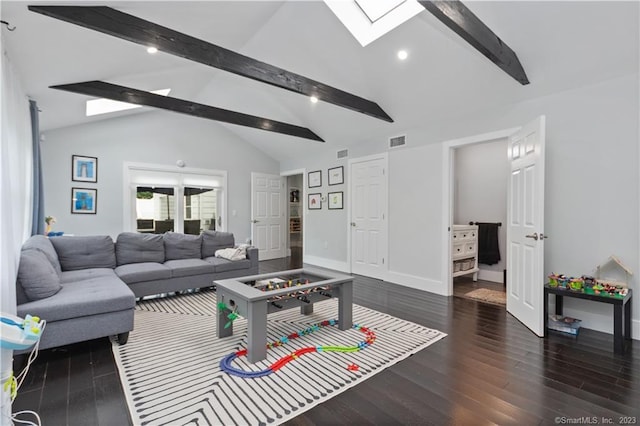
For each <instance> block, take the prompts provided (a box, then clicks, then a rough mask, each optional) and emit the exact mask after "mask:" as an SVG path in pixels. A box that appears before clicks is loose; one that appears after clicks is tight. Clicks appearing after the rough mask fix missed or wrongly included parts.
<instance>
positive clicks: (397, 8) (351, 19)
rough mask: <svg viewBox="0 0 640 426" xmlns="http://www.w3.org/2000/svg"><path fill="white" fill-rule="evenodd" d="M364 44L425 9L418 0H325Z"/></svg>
mask: <svg viewBox="0 0 640 426" xmlns="http://www.w3.org/2000/svg"><path fill="white" fill-rule="evenodd" d="M324 2H325V3H326V4H327V6H328V7H329V9H331V11H332V12H333V13H334V14H335V15H336V16H337V17H338V19H339V20H340V22H342V24H343V25H344V26H345V27H347V29H348V30H349V31H350V32H351V34H353V36H354V37H355V38H356V40H358V42H360V44H361V45H362V47H364V46H366V45H367V44H369V43H371V42H372V41H374V40H376V39H378V38H380V37H382V36H383V35H385V34H386V33H388V32H389V31H391V30H392V29H394V28H396V27H397V26H399V25H401V24H403V23H405V22H406V21H408V20H409V19H410V18H413V17H414V16H415V15H417V14H418V13H420V12H422V11H423V10H424V7H422V6H421V5H420V4H419V3H418V2H417V0H324Z"/></svg>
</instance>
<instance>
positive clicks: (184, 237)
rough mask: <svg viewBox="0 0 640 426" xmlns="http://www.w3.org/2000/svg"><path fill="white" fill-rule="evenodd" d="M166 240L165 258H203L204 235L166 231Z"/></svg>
mask: <svg viewBox="0 0 640 426" xmlns="http://www.w3.org/2000/svg"><path fill="white" fill-rule="evenodd" d="M162 238H163V240H164V257H165V260H178V259H201V258H202V256H201V253H200V251H201V247H202V236H200V235H188V234H180V233H177V232H166V233H164V234H163V235H162Z"/></svg>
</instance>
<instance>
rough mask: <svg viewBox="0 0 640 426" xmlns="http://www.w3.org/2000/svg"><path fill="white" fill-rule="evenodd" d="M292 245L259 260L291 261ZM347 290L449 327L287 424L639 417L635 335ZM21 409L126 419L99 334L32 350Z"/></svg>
mask: <svg viewBox="0 0 640 426" xmlns="http://www.w3.org/2000/svg"><path fill="white" fill-rule="evenodd" d="M294 255H295V257H296V259H293V261H292V259H291V258H288V259H285V260H275V261H266V262H260V270H261V272H269V271H276V270H282V269H287V268H289V267H295V266H296V265H297V264H299V254H294ZM354 291H355V294H354V299H355V301H356V303H358V304H361V305H364V306H368V307H370V308H373V309H376V310H379V311H382V312H386V313H388V314H391V315H394V316H397V317H401V318H404V319H407V320H409V321H414V322H416V323H419V324H422V325H425V326H427V327H431V328H436V329H439V330H442V331H444V332H446V333H448V334H449V336H448V337H446V338H445V339H443V340H441V341H439V342H437V343H435V344H433V345H431V346H430V347H428V348H427V349H425V350H423V351H421V352H419V353H417V354H415V355H413V356H411V357H409V358H408V359H406V360H404V361H402V362H400V363H398V364H396V365H394V366H392V367H390V368H388V369H386V370H384V371H383V372H381V373H379V374H377V375H375V376H373V377H371V378H370V379H368V380H366V381H365V382H363V383H361V384H359V385H358V386H356V387H354V388H352V389H349V390H347V391H346V392H344V393H342V394H340V395H339V396H338V397H335V398H332V399H330V400H329V401H327V402H325V403H323V404H321V405H319V406H317V407H315V408H313V409H311V410H310V411H307V412H306V413H303V414H301V415H299V416H298V417H296V418H294V419H293V420H292V421H290V422H289V424H290V425H338V424H358V425H359V424H381V425H387V424H417V425H428V424H434V425H442V424H462V425H482V424H518V425H538V424H573V423H579V422H581V423H583V424H584V423H591V424H596V422H595V421H593V419H597V423H598V424H602V423H604V422H605V421H607V420H609V419H611V422H610V424H638V423H639V422H640V369H639V367H640V346H639V345H638V342H637V341H634V342H633V343H632V344H631V345H630V348H629V349H628V350H627V352H626V354H625V355H615V354H613V351H612V345H613V338H612V336H611V335H608V334H604V333H599V332H595V331H591V330H581V331H580V335H579V337H577V338H574V337H569V336H564V335H561V334H553V335H551V336H550V337H549V338H547V339H540V338H538V337H536V336H534V335H533V334H532V333H531V332H529V331H528V330H527V329H526V328H525V327H524V326H522V325H521V324H520V323H519V322H518V321H517V320H516V319H514V318H513V317H511V316H510V315H509V314H507V313H506V311H505V309H504V308H502V307H499V306H495V305H490V304H484V303H481V302H477V301H474V300H469V299H463V298H457V297H450V298H447V297H443V296H437V295H434V294H430V293H425V292H421V291H418V290H414V289H410V288H407V287H403V286H399V285H395V284H391V283H388V282H383V281H379V280H374V279H370V278H366V277H360V276H356V279H355V283H354ZM23 409H29V410H35V411H37V412H38V413H40V415H41V417H42V419H43V425H45V426H55V425H114V426H121V425H126V424H130V420H129V416H128V413H127V408H126V403H125V400H124V396H123V394H122V390H121V388H120V382H119V378H118V373H117V370H116V367H115V365H114V362H113V357H112V354H111V349H110V344H109V342H108V340H107V339H98V340H94V341H90V342H85V343H81V344H76V345H70V346H67V347H64V348H59V349H55V350H47V351H42V352H41V353H40V356H39V357H38V359H37V361H36V363H35V364H34V365H33V366H32V369H31V371H30V372H29V375H28V377H27V380H26V382H25V384H24V385H23V388H22V389H21V390H20V392H19V395H18V398H17V399H16V401H15V402H14V406H13V411H14V412H15V411H18V410H23ZM576 419H577V420H576ZM603 419H604V420H603ZM625 420H626V423H625Z"/></svg>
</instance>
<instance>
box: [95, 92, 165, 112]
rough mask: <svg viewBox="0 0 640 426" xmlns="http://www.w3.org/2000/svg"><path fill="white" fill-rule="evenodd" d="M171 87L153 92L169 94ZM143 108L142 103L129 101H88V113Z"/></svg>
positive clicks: (163, 94)
mask: <svg viewBox="0 0 640 426" xmlns="http://www.w3.org/2000/svg"><path fill="white" fill-rule="evenodd" d="M170 91H171V89H161V90H152V91H151V93H155V94H156V95H162V96H167V95H168V94H169V92H170ZM133 108H142V105H134V104H130V103H127V102H120V101H113V100H111V99H104V98H100V99H91V100H90V101H87V109H86V115H87V117H90V116H92V115H99V114H107V113H110V112H116V111H125V110H127V109H133Z"/></svg>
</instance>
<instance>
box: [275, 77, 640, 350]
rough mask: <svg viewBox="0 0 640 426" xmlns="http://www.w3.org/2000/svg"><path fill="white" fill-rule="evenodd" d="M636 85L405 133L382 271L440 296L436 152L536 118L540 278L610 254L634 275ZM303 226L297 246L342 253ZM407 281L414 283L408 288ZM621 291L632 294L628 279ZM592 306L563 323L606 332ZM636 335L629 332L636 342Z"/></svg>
mask: <svg viewBox="0 0 640 426" xmlns="http://www.w3.org/2000/svg"><path fill="white" fill-rule="evenodd" d="M638 81H639V76H638V74H637V73H636V74H632V75H627V76H624V77H620V78H616V79H613V80H608V81H604V82H601V83H599V84H595V85H591V86H587V87H582V88H579V89H575V90H570V91H565V92H560V93H555V94H552V95H549V96H545V97H541V98H537V99H534V100H531V101H526V102H521V103H518V104H514V105H510V106H507V107H501V108H497V109H490V108H487V109H486V110H483V111H478V113H477V114H475V115H474V116H468V117H452V119H451V120H449V121H447V122H443V121H440V122H438V123H429V122H428V121H426V120H425V125H424V127H422V128H418V129H407V140H408V143H409V146H408V147H407V148H401V149H397V150H391V151H390V152H389V168H390V170H389V184H390V187H389V189H390V195H389V203H390V205H389V230H390V253H389V265H391V268H392V270H394V271H397V272H398V273H399V274H397V276H400V274H401V273H406V274H408V275H409V276H410V277H409V279H407V280H398V281H396V282H398V283H399V284H406V283H407V282H411V285H412V286H422V288H424V289H425V290H429V291H433V292H436V293H440V294H446V293H447V284H446V283H443V282H441V278H442V271H441V268H442V256H444V255H445V253H444V252H443V249H442V247H441V246H440V245H441V232H442V226H444V225H443V224H442V223H441V219H439V217H440V215H441V211H442V205H441V201H442V164H440V163H441V158H442V149H443V148H442V142H444V141H448V140H453V139H457V138H462V137H465V136H472V135H479V134H483V133H488V132H492V131H497V130H501V129H508V128H512V127H517V126H521V125H523V124H525V123H527V122H529V121H531V120H532V119H534V118H535V117H537V116H539V115H546V117H547V131H546V143H547V144H546V149H547V153H546V173H545V177H546V196H545V228H546V229H545V230H544V233H545V234H547V235H549V240H547V241H546V243H545V248H546V252H545V272H546V273H550V272H552V271H555V272H563V273H565V274H568V275H581V274H583V273H589V272H591V271H592V270H593V268H594V267H595V266H596V265H597V264H599V263H600V262H601V261H602V260H603V259H606V258H607V257H608V256H609V255H611V254H617V255H618V256H619V257H620V258H621V260H622V261H623V262H624V263H625V264H627V265H628V266H629V267H630V268H631V269H632V270H633V271H635V272H636V273H638V272H640V259H639V256H638V252H639V245H640V244H639V236H640V229H639V219H638V218H639V217H640V215H639V213H640V212H639V208H638V202H639V194H640V185H639V174H638V162H639V149H638V145H639V130H638V126H639V119H638V118H639V117H638V112H639V110H638V105H639V96H638V95H639V87H638ZM534 84H535V83H534ZM349 150H350V157H351V158H355V157H357V156H362V155H370V154H374V153H376V152H382V151H384V150H386V140H384V139H382V138H381V139H380V140H375V141H369V142H367V143H366V144H361V145H359V146H357V147H354V148H350V149H349ZM332 154H334V155H335V153H332ZM334 163H335V162H334V161H331V160H330V159H329V158H327V159H324V161H321V160H320V159H315V160H314V161H313V162H310V161H307V160H306V159H300V160H299V161H298V162H295V163H288V164H285V165H284V168H283V170H286V169H294V168H303V167H307V170H316V169H322V170H324V171H326V169H327V168H328V167H333V166H334V165H335V164H334ZM281 167H282V166H281ZM325 213H329V212H326V211H325ZM312 219H313V221H312V222H311V220H312ZM312 219H310V222H309V229H310V230H315V231H314V232H315V234H314V235H311V233H309V235H308V236H309V239H307V242H309V240H310V239H312V238H313V239H326V240H328V245H329V246H330V247H336V246H337V247H339V246H346V245H347V235H346V233H345V232H341V233H340V232H338V233H328V232H322V230H327V229H329V228H334V227H337V228H338V229H344V225H342V224H340V223H337V222H335V221H334V220H333V219H335V218H334V217H325V215H318V216H317V217H313V218H312ZM343 220H344V221H345V222H346V221H347V220H348V218H347V217H346V216H345V217H344V218H343ZM305 244H306V243H305ZM317 244H318V242H316V243H315V244H312V243H309V244H308V245H307V250H309V249H310V250H312V253H313V254H314V255H315V256H323V255H325V256H329V255H330V253H328V252H327V251H326V250H325V252H324V253H323V249H322V248H321V247H317ZM336 253H338V252H335V251H332V252H331V254H332V255H333V257H332V258H331V259H332V260H333V261H334V262H342V263H347V262H348V260H349V259H348V257H347V253H344V255H343V257H341V258H338V257H336V256H335V254H336ZM416 275H417V276H418V277H419V278H422V279H423V282H416V280H413V279H412V278H413V277H414V276H416ZM631 286H632V288H636V289H638V279H637V274H636V275H634V278H633V280H632V283H631ZM600 305H601V304H594V303H589V302H586V301H580V300H567V301H566V302H565V307H566V313H567V314H568V315H572V316H576V317H579V318H581V319H583V321H584V322H583V326H585V327H586V328H593V329H598V330H603V331H608V332H610V331H611V330H612V314H611V308H610V307H608V306H600ZM633 318H634V320H635V321H638V320H639V319H640V304H637V303H636V304H635V306H634V308H633ZM639 330H640V323H638V322H636V326H635V332H634V335H635V336H636V338H638V336H640V331H639Z"/></svg>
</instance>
